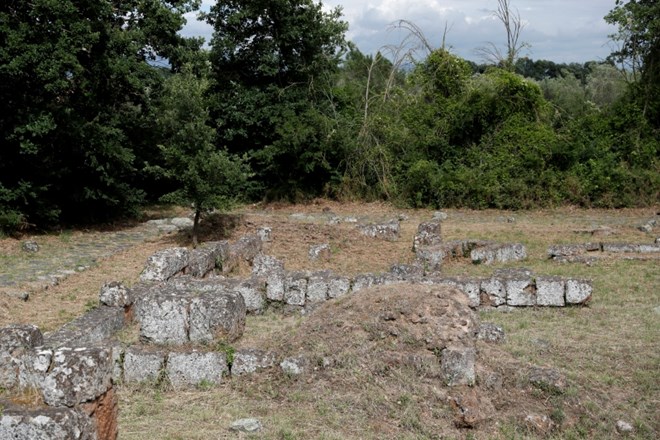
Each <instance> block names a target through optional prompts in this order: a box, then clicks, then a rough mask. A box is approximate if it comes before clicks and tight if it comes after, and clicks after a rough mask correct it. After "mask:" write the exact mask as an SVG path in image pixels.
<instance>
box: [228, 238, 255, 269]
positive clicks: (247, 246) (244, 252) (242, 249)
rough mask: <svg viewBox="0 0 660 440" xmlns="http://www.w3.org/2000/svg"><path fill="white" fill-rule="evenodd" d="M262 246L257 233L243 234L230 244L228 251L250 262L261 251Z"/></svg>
mask: <svg viewBox="0 0 660 440" xmlns="http://www.w3.org/2000/svg"><path fill="white" fill-rule="evenodd" d="M262 247H263V243H262V241H261V238H259V236H258V235H245V236H243V237H241V238H239V239H238V240H237V241H236V243H234V244H232V245H231V246H230V253H232V254H234V255H236V256H238V258H239V259H241V260H245V261H247V262H250V263H251V262H252V261H253V260H254V258H255V257H256V256H257V255H259V254H260V253H261V249H262Z"/></svg>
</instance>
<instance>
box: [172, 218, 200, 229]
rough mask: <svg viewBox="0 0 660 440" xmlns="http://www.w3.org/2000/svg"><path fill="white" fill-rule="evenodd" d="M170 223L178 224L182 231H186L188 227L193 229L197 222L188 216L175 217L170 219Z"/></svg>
mask: <svg viewBox="0 0 660 440" xmlns="http://www.w3.org/2000/svg"><path fill="white" fill-rule="evenodd" d="M170 224H171V225H174V226H176V227H177V229H179V230H180V231H184V230H186V229H192V227H193V225H194V224H195V222H194V221H193V219H191V218H188V217H174V218H172V219H170Z"/></svg>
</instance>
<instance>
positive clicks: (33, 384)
mask: <svg viewBox="0 0 660 440" xmlns="http://www.w3.org/2000/svg"><path fill="white" fill-rule="evenodd" d="M52 360H53V350H51V349H43V348H40V347H36V348H34V349H32V350H29V351H27V352H25V354H23V356H21V357H20V360H19V367H18V384H19V387H20V388H23V389H25V388H33V389H40V388H41V383H42V382H43V380H44V378H45V377H46V373H47V372H48V369H49V368H50V366H51V362H52Z"/></svg>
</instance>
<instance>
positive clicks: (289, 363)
mask: <svg viewBox="0 0 660 440" xmlns="http://www.w3.org/2000/svg"><path fill="white" fill-rule="evenodd" d="M307 364H308V362H307V359H305V357H304V356H295V357H288V358H286V359H284V360H283V361H282V362H280V368H281V369H282V371H283V372H284V373H285V374H287V375H289V376H299V375H301V374H303V373H304V372H305V370H306V369H307Z"/></svg>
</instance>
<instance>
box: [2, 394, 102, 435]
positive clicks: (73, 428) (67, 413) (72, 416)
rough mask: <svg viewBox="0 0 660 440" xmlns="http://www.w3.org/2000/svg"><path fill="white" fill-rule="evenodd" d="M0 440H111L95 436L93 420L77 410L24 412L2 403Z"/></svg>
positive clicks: (27, 410) (28, 410)
mask: <svg viewBox="0 0 660 440" xmlns="http://www.w3.org/2000/svg"><path fill="white" fill-rule="evenodd" d="M2 407H3V410H2V412H1V415H0V438H1V439H7V440H9V439H14V440H110V439H102V438H99V437H98V436H97V432H96V427H95V426H94V423H93V422H92V420H91V419H90V418H89V417H88V416H87V415H86V414H84V413H83V412H82V411H80V410H79V409H73V408H50V407H39V408H24V407H17V406H15V405H7V404H5V402H3V403H2Z"/></svg>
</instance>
